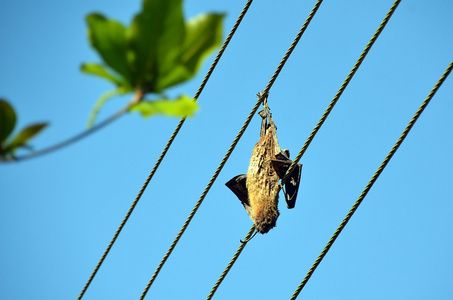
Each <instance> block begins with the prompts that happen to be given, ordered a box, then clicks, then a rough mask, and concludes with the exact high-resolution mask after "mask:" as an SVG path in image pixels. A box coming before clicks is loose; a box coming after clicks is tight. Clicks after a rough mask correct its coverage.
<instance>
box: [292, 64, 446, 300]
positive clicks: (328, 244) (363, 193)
mask: <svg viewBox="0 0 453 300" xmlns="http://www.w3.org/2000/svg"><path fill="white" fill-rule="evenodd" d="M452 69H453V61H452V62H451V63H450V65H449V66H448V68H447V69H446V70H445V72H444V74H442V76H441V77H440V79H439V81H438V82H437V83H436V85H435V86H434V87H433V89H432V90H431V92H430V93H429V95H428V96H427V97H426V99H425V101H423V103H422V105H421V106H420V107H419V109H418V110H417V112H416V113H415V115H414V116H413V117H412V119H411V120H410V122H409V124H408V125H407V127H406V128H405V129H404V131H403V133H402V134H401V136H400V137H399V139H398V140H397V141H396V143H395V145H394V146H393V148H392V149H391V150H390V152H389V153H388V154H387V156H386V157H385V159H384V161H383V162H382V163H381V165H380V166H379V168H378V169H377V171H376V173H374V175H373V177H371V179H370V181H369V182H368V184H367V185H366V187H365V189H364V190H363V192H362V194H360V196H359V198H358V199H357V201H356V202H355V203H354V205H353V206H352V208H351V210H350V211H349V212H348V214H347V215H346V217H345V218H344V219H343V221H342V222H341V224H340V226H339V227H338V228H337V230H336V231H335V233H334V234H333V235H332V237H331V238H330V240H329V242H328V243H327V245H326V247H325V248H324V249H323V250H322V252H321V254H320V255H319V256H318V258H317V259H316V261H315V262H314V263H313V265H312V267H311V268H310V270H309V271H308V273H307V275H305V277H304V279H303V280H302V282H301V283H300V285H299V286H298V287H297V289H296V291H295V292H294V294H293V296H292V297H291V300H294V299H296V298H297V296H298V295H299V293H300V292H301V291H302V289H303V288H304V286H305V285H306V284H307V282H308V280H309V279H310V277H311V275H313V273H314V271H315V270H316V268H317V267H318V265H319V264H320V263H321V261H322V259H323V258H324V257H325V256H326V254H327V252H328V251H329V249H330V247H332V245H333V243H334V242H335V240H336V239H337V238H338V236H339V235H340V233H341V231H342V230H343V229H344V227H345V226H346V224H348V222H349V220H350V219H351V217H352V215H353V214H354V212H355V211H356V210H357V208H358V207H359V205H360V204H361V203H362V201H363V199H364V198H365V197H366V195H367V194H368V192H369V191H370V189H371V187H372V186H373V184H374V183H375V182H376V180H377V179H378V177H379V175H381V173H382V171H383V170H384V168H385V167H386V166H387V164H388V163H389V161H390V159H391V158H392V156H393V155H394V154H395V152H396V151H397V150H398V148H399V146H401V144H402V143H403V141H404V139H405V138H406V136H407V135H408V134H409V131H410V130H411V129H412V127H413V126H414V124H415V122H416V121H417V119H418V118H419V117H420V115H421V114H422V112H423V110H424V109H425V108H426V106H428V104H429V102H430V101H431V99H432V98H433V97H434V95H435V94H436V92H437V90H438V89H439V88H440V86H441V85H442V83H443V82H444V81H445V79H446V78H447V77H448V75H449V74H450V72H451V70H452Z"/></svg>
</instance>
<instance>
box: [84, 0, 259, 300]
mask: <svg viewBox="0 0 453 300" xmlns="http://www.w3.org/2000/svg"><path fill="white" fill-rule="evenodd" d="M252 2H253V0H248V1H247V3H246V4H245V6H244V8H243V9H242V11H241V13H240V15H239V17H238V18H237V20H236V22H235V23H234V25H233V27H232V28H231V31H230V33H229V34H228V36H227V38H226V39H225V42H224V43H223V45H222V47H221V48H220V50H219V52H218V53H217V56H216V57H215V59H214V61H213V62H212V64H211V67H210V68H209V70H208V72H207V73H206V76H205V77H204V79H203V81H202V82H201V84H200V87H199V88H198V90H197V92H196V93H195V96H194V101H197V99H198V97H199V96H200V94H201V92H202V91H203V89H204V87H205V86H206V83H207V82H208V80H209V78H210V77H211V74H212V73H213V72H214V69H215V67H216V66H217V63H218V62H219V60H220V58H221V57H222V55H223V53H224V52H225V49H226V48H227V46H228V44H229V43H230V41H231V39H232V38H233V35H234V34H235V32H236V30H237V28H238V27H239V24H241V21H242V19H243V18H244V16H245V14H246V13H247V11H248V9H249V7H250V5H251V4H252ZM185 121H186V118H182V119H181V120H180V121H179V123H178V125H177V126H176V128H175V130H174V131H173V133H172V135H171V136H170V138H169V140H168V142H167V144H166V145H165V147H164V149H163V150H162V153H161V154H160V156H159V158H158V159H157V161H156V163H155V165H154V167H153V169H152V170H151V172H150V174H149V175H148V177H147V178H146V180H145V183H144V184H143V186H142V187H141V189H140V191H139V192H138V194H137V197H136V198H135V200H134V202H133V203H132V205H131V207H130V208H129V210H128V212H127V213H126V215H125V217H124V219H123V221H122V222H121V224H120V226H119V227H118V229H117V230H116V232H115V234H114V235H113V238H112V240H111V241H110V243H109V245H108V246H107V248H106V249H105V251H104V253H103V254H102V257H101V259H100V260H99V262H98V263H97V265H96V267H95V268H94V270H93V272H92V273H91V275H90V278H89V279H88V281H87V283H86V284H85V286H84V287H83V289H82V291H81V293H80V295H79V297H78V298H77V299H79V300H80V299H82V297H83V295H84V294H85V292H86V290H87V289H88V287H89V286H90V284H91V282H92V281H93V279H94V277H95V276H96V273H97V272H98V271H99V268H100V267H101V265H102V263H103V262H104V260H105V258H106V257H107V255H108V253H109V252H110V249H111V248H112V247H113V244H114V243H115V241H116V239H117V238H118V236H119V234H120V233H121V230H122V229H123V227H124V225H126V222H127V221H128V219H129V217H130V216H131V214H132V212H133V211H134V209H135V207H136V206H137V203H138V202H139V201H140V198H141V196H142V195H143V193H144V192H145V189H146V187H147V186H148V184H149V182H150V181H151V179H152V178H153V176H154V174H155V173H156V171H157V168H158V167H159V165H160V163H161V162H162V160H163V159H164V157H165V155H166V154H167V152H168V149H169V148H170V146H171V144H172V143H173V141H174V139H175V138H176V135H177V134H178V133H179V130H180V129H181V127H182V125H183V124H184V122H185Z"/></svg>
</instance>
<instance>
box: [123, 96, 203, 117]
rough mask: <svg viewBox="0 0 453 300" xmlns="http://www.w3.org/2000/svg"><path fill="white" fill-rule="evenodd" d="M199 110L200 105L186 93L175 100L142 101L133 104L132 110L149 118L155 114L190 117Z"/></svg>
mask: <svg viewBox="0 0 453 300" xmlns="http://www.w3.org/2000/svg"><path fill="white" fill-rule="evenodd" d="M197 110H198V105H197V103H196V102H195V101H193V99H192V98H190V97H187V96H185V95H183V96H180V97H178V98H177V99H175V100H173V101H169V100H166V99H165V100H157V101H141V102H139V103H137V104H135V105H134V106H132V108H131V111H138V112H140V113H141V114H142V116H143V117H145V118H148V117H151V116H153V115H166V116H172V117H186V116H188V117H190V116H193V115H194V114H195V112H196V111H197Z"/></svg>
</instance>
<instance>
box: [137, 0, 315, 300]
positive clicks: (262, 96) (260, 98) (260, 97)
mask: <svg viewBox="0 0 453 300" xmlns="http://www.w3.org/2000/svg"><path fill="white" fill-rule="evenodd" d="M321 3H322V0H318V1H317V3H316V4H315V7H314V8H313V10H312V11H311V12H310V14H309V16H308V17H307V20H306V21H305V22H304V24H303V26H302V28H301V29H300V31H299V33H298V34H297V36H296V38H295V39H294V41H293V42H292V44H291V45H290V47H289V48H288V50H287V51H286V53H285V55H284V56H283V58H282V60H281V61H280V63H279V65H278V66H277V69H276V70H275V72H274V74H273V75H272V77H271V79H270V80H269V82H268V84H267V86H266V88H265V89H264V90H263V91H262V92H261V93H259V94H258V101H257V102H256V104H255V106H254V107H253V109H252V111H251V112H250V114H249V116H248V117H247V119H246V121H245V123H244V125H243V126H242V128H241V129H240V131H239V133H238V134H237V136H236V138H235V139H234V141H233V142H232V144H231V146H230V148H229V149H228V151H227V153H226V154H225V156H224V158H223V159H222V161H221V162H220V165H219V166H218V167H217V169H216V171H215V172H214V175H213V176H212V178H211V180H210V181H209V183H208V185H207V186H206V188H205V190H204V191H203V193H202V194H201V196H200V198H199V199H198V201H197V203H196V204H195V206H194V208H193V209H192V211H191V212H190V214H189V216H188V217H187V219H186V221H185V222H184V225H183V226H182V228H181V230H180V231H179V233H178V234H177V235H176V238H175V239H174V241H173V243H172V244H171V245H170V248H169V249H168V251H167V252H166V253H165V255H164V257H163V258H162V260H161V262H160V263H159V265H158V266H157V268H156V270H155V272H154V274H153V276H152V277H151V279H150V281H149V282H148V284H147V286H146V288H145V290H144V291H143V293H142V295H141V297H140V299H144V297H145V296H146V293H147V292H148V290H149V288H150V287H151V285H152V284H153V282H154V280H155V279H156V277H157V275H158V274H159V272H160V270H161V269H162V267H163V265H164V264H165V262H166V261H167V259H168V257H169V256H170V254H171V252H172V251H173V249H174V248H175V246H176V244H177V243H178V241H179V239H180V238H181V236H182V235H183V234H184V231H185V230H186V229H187V227H188V226H189V223H190V221H191V220H192V218H193V216H194V215H195V213H196V212H197V210H198V208H199V207H200V205H201V203H202V202H203V200H204V198H205V197H206V194H207V193H208V192H209V189H210V188H211V186H212V185H213V184H214V182H215V180H216V179H217V176H218V175H219V173H220V171H221V170H222V168H223V166H224V165H225V163H226V161H227V160H228V158H229V157H230V155H231V153H232V152H233V150H234V148H235V147H236V145H237V143H238V142H239V140H240V138H241V137H242V135H243V133H244V132H245V129H247V127H248V125H249V123H250V121H251V120H252V118H253V116H254V115H255V113H256V111H257V110H258V108H259V106H260V105H261V103H262V102H263V100H264V99H265V98H267V95H268V93H269V90H270V89H271V87H272V85H273V84H274V82H275V80H276V79H277V77H278V75H279V74H280V71H281V70H282V69H283V66H284V65H285V63H286V62H287V61H288V58H289V56H290V55H291V53H292V52H293V50H294V48H295V47H296V45H297V43H298V42H299V40H300V38H301V37H302V34H303V33H304V32H305V29H306V28H307V26H308V24H309V23H310V21H311V19H312V18H313V16H314V15H315V13H316V11H317V10H318V8H319V6H320V5H321ZM253 231H254V228H253V230H252V229H251V230H250V232H249V233H250V235H251V233H252V232H253ZM247 237H249V235H247ZM246 240H247V238H246ZM242 248H243V247H242ZM241 251H242V250H241ZM238 252H239V254H240V251H239V250H238ZM238 252H237V253H238ZM239 254H237V255H236V258H237V257H238V256H239ZM233 263H234V262H233ZM233 263H231V265H232V264H233ZM224 273H225V275H226V273H228V271H226V272H224ZM219 284H220V283H219ZM213 294H214V293H212V295H213ZM211 297H212V296H211Z"/></svg>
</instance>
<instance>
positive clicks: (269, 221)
mask: <svg viewBox="0 0 453 300" xmlns="http://www.w3.org/2000/svg"><path fill="white" fill-rule="evenodd" d="M263 107H264V109H263V111H261V112H259V115H260V116H261V117H262V118H263V120H262V122H261V130H260V139H259V141H258V143H257V144H256V145H255V147H254V148H253V153H252V158H251V159H250V165H249V168H248V171H247V175H246V174H241V175H237V176H235V177H233V178H232V179H231V180H229V181H228V182H227V183H225V185H226V186H227V187H228V188H229V189H230V190H231V191H232V192H233V193H234V194H235V195H236V196H237V197H238V198H239V200H240V201H241V203H242V205H243V206H244V208H245V211H246V212H247V214H248V215H249V217H250V219H252V221H253V223H254V224H255V229H256V230H257V232H260V233H261V234H264V233H267V232H269V230H271V229H272V228H274V227H275V226H276V222H277V218H278V216H279V215H280V213H279V211H278V193H279V191H280V186H279V184H278V181H279V180H280V179H282V178H283V177H284V176H285V174H286V172H287V171H288V169H289V167H290V166H291V164H292V163H293V161H292V160H291V159H290V158H289V150H287V149H284V150H281V149H280V146H279V144H278V140H277V127H276V126H275V123H274V120H273V119H272V115H271V113H270V111H269V107H268V106H267V101H266V99H265V100H264V104H263ZM301 172H302V164H297V166H296V168H295V169H294V171H293V172H292V173H291V175H290V176H289V178H288V180H287V181H286V182H285V184H284V187H285V189H284V195H285V200H286V203H287V207H288V208H290V209H291V208H294V206H295V205H296V198H297V192H298V190H299V183H300V176H301Z"/></svg>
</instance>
